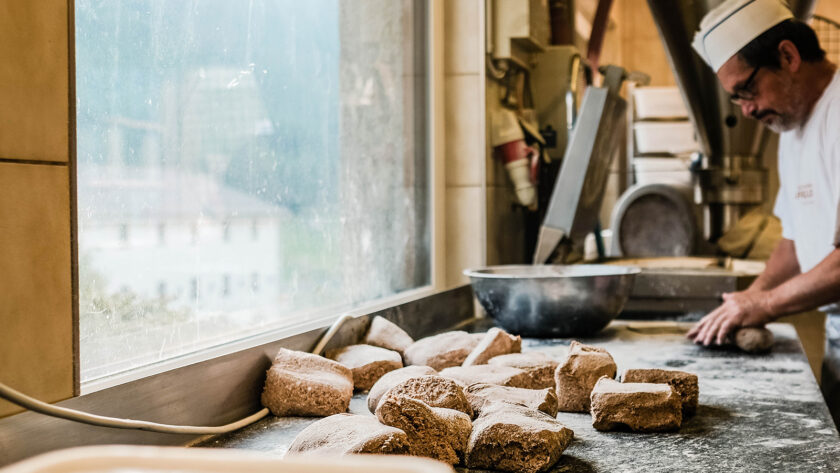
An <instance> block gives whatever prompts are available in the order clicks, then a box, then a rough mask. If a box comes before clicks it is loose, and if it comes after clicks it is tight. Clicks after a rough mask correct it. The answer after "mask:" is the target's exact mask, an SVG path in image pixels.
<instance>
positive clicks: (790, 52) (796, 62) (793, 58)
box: [778, 39, 802, 72]
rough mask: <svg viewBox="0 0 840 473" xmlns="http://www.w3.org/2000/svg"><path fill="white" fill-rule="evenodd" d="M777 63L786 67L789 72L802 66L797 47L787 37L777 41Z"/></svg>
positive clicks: (783, 67)
mask: <svg viewBox="0 0 840 473" xmlns="http://www.w3.org/2000/svg"><path fill="white" fill-rule="evenodd" d="M778 49H779V63H780V65H781V66H782V69H787V70H788V71H790V72H796V71H798V70H799V68H800V66H802V56H800V55H799V49H797V48H796V45H795V44H793V42H792V41H791V40H789V39H784V40H782V41H781V42H780V43H779V46H778Z"/></svg>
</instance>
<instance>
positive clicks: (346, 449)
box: [287, 414, 410, 457]
mask: <svg viewBox="0 0 840 473" xmlns="http://www.w3.org/2000/svg"><path fill="white" fill-rule="evenodd" d="M409 449H410V445H409V442H408V436H407V435H406V434H405V432H403V431H402V430H400V429H397V428H395V427H390V426H387V425H382V424H380V423H379V422H378V421H377V420H376V418H375V417H371V416H360V415H355V414H335V415H332V416H329V417H326V418H324V419H321V420H319V421H317V422H315V423H314V424H312V425H310V426H309V427H307V428H305V429H303V430H302V431H301V432H300V433H299V434H298V435H297V437H295V440H294V442H292V445H291V446H290V447H289V451H288V453H287V454H288V455H298V454H303V455H320V456H325V457H330V456H339V455H347V454H351V453H394V454H402V455H407V454H408V453H409Z"/></svg>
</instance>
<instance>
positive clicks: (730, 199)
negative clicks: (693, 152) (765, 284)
mask: <svg viewBox="0 0 840 473" xmlns="http://www.w3.org/2000/svg"><path fill="white" fill-rule="evenodd" d="M647 1H648V5H649V6H650V10H651V13H653V18H654V21H655V22H656V26H657V28H658V30H659V36H660V38H662V42H663V43H664V45H665V51H666V52H667V54H668V60H669V62H670V64H671V70H672V71H673V73H674V76H675V77H676V79H677V83H678V85H679V87H680V91H681V92H682V96H683V99H684V100H685V103H686V105H687V107H688V109H689V114H690V118H691V121H692V123H693V124H694V129H695V131H696V133H697V139H698V142H699V143H700V147H701V152H702V153H703V155H704V169H703V170H702V171H700V172H699V173H698V174H699V175H698V181H697V182H698V187H697V189H696V200H697V202H698V203H701V204H704V206H705V210H706V236H707V237H708V238H709V239H712V240H714V239H717V237H719V236H720V235H721V233H722V232H723V231H725V230H726V228H728V227H729V225H730V224H732V223H734V221H735V220H736V219H737V218H738V217H739V216H740V213H741V211H742V210H743V208H744V207H746V206H750V205H756V204H760V203H762V201H763V200H764V198H765V195H764V193H765V189H766V182H765V181H766V173H765V172H764V171H763V170H762V169H761V168H760V160H759V159H757V158H759V157H758V156H757V155H758V154H759V152H760V149H761V144H762V142H763V141H764V138H765V132H764V127H763V126H762V125H761V124H760V123H759V122H757V121H755V120H752V119H750V118H746V117H744V116H742V115H741V112H740V110H739V109H738V107H737V106H735V105H734V104H732V103H731V102H730V101H729V96H728V94H727V93H726V92H725V91H724V90H723V88H722V87H721V86H720V84H719V83H718V81H717V77H716V76H715V73H714V72H713V71H712V69H711V68H709V67H708V66H707V65H706V64H705V63H704V62H703V60H702V59H701V58H700V56H699V55H698V54H697V53H695V52H694V50H693V49H692V47H691V40H692V38H693V37H694V32H695V31H697V30H698V28H699V26H700V20H702V18H703V16H704V15H705V14H706V13H707V12H708V11H709V10H711V9H712V8H714V7H716V6H717V5H719V4H720V3H722V0H647ZM788 4H789V5H790V6H791V9H792V10H793V13H794V14H795V15H796V16H797V17H798V18H800V19H802V18H807V17H809V16H810V15H811V13H812V10H813V6H814V0H800V1H797V0H792V1H790V2H788Z"/></svg>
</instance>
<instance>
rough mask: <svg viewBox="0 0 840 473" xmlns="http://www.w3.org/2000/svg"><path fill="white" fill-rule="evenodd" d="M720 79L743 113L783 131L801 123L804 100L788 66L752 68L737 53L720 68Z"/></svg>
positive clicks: (778, 131)
mask: <svg viewBox="0 0 840 473" xmlns="http://www.w3.org/2000/svg"><path fill="white" fill-rule="evenodd" d="M717 77H718V80H719V81H720V84H721V85H722V86H723V88H724V90H726V92H727V93H729V94H730V95H731V96H733V101H734V102H735V103H736V105H738V106H739V107H741V112H742V113H743V114H744V116H747V117H751V118H754V119H756V120H759V121H761V122H762V123H764V125H766V126H767V127H768V128H770V129H771V130H773V131H775V132H777V133H781V132H783V131H787V130H791V129H793V128H795V127H797V126H799V125H800V124H801V123H802V120H803V119H804V117H803V116H802V115H803V114H802V111H801V110H799V108H801V107H799V104H800V103H801V102H802V101H800V100H798V99H799V97H798V95H797V94H796V90H795V88H794V87H793V78H792V76H791V75H790V73H789V71H787V70H785V68H784V67H783V68H781V69H770V68H767V67H758V68H755V67H751V66H749V65H748V64H747V63H746V62H744V61H743V60H742V59H741V58H740V56H738V55H737V54H736V55H735V56H733V57H731V58H729V60H728V61H726V62H725V63H724V64H723V66H721V68H720V69H719V70H718V73H717Z"/></svg>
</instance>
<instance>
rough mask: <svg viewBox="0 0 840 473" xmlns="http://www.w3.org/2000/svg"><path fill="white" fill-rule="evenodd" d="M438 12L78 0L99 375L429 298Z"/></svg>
mask: <svg viewBox="0 0 840 473" xmlns="http://www.w3.org/2000/svg"><path fill="white" fill-rule="evenodd" d="M423 3H424V2H415V1H411V0H340V1H339V0H307V1H297V0H284V1H281V0H273V1H272V0H251V1H230V0H191V1H187V0H76V7H75V18H76V94H77V145H78V150H77V155H78V158H77V159H78V166H77V168H78V173H77V181H78V185H77V187H78V222H79V286H80V288H79V292H80V339H81V347H80V348H81V376H82V380H83V381H89V380H92V379H96V378H101V377H103V376H107V375H110V374H114V373H118V372H122V371H126V370H130V369H132V368H135V367H138V366H143V365H147V364H150V363H154V362H156V361H160V360H163V359H167V358H171V357H175V356H178V355H181V354H184V353H190V352H194V351H197V350H201V349H203V348H207V347H210V346H214V345H218V344H222V343H226V342H229V341H232V340H238V339H242V338H245V337H248V336H252V335H254V334H256V333H260V332H264V331H266V330H271V329H274V328H278V327H283V326H288V325H292V324H296V323H300V322H303V321H305V320H307V318H311V317H313V316H314V315H315V314H324V313H329V312H330V311H334V312H336V313H337V312H338V311H340V310H343V309H346V308H349V307H351V306H353V305H358V304H359V303H362V302H365V301H371V300H375V299H378V298H382V297H386V296H389V295H393V294H396V293H399V292H401V291H405V290H408V289H412V288H416V287H421V286H424V285H427V284H429V281H430V258H429V254H430V251H429V241H430V237H429V222H430V218H429V217H430V216H429V208H428V205H427V201H428V199H429V185H428V180H427V177H428V176H427V167H428V158H427V152H426V114H425V112H426V96H425V94H426V91H425V83H426V71H425V63H426V60H425V58H426V49H425V37H424V36H425V29H426V28H425V13H424V12H425V5H424V4H423Z"/></svg>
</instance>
